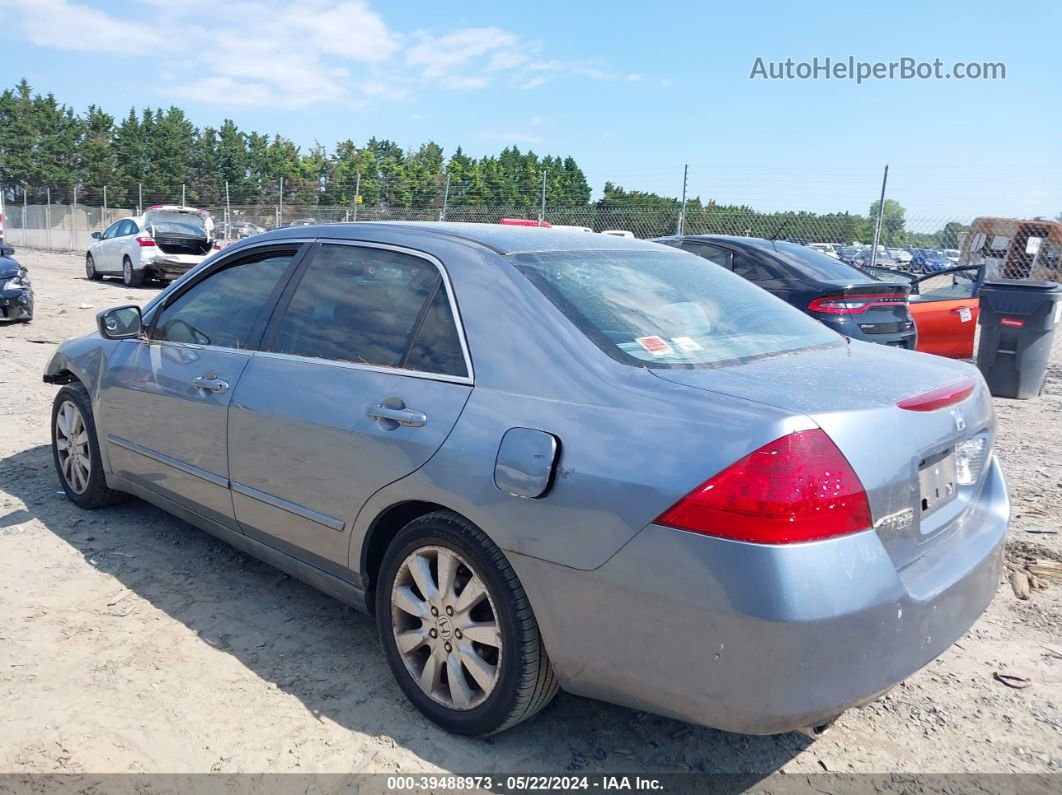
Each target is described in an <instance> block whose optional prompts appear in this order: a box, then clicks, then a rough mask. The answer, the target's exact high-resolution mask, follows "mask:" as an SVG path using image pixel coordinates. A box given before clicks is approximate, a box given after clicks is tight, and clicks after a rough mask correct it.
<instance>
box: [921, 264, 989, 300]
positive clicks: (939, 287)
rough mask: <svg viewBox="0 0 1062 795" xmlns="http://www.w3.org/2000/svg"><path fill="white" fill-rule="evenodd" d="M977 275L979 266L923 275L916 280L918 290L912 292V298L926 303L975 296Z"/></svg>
mask: <svg viewBox="0 0 1062 795" xmlns="http://www.w3.org/2000/svg"><path fill="white" fill-rule="evenodd" d="M977 276H978V268H962V269H959V270H951V271H945V272H943V273H933V274H930V275H929V276H923V277H921V278H920V279H917V280H916V281H915V284H916V285H917V288H918V292H917V293H912V295H911V298H910V300H911V301H913V302H915V303H920V304H924V303H928V302H932V301H955V300H960V299H965V298H973V296H974V294H975V293H976V292H977Z"/></svg>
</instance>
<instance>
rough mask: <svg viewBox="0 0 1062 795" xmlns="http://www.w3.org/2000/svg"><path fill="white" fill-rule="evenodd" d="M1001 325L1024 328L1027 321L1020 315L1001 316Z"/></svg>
mask: <svg viewBox="0 0 1062 795" xmlns="http://www.w3.org/2000/svg"><path fill="white" fill-rule="evenodd" d="M999 325H1001V326H1010V327H1011V328H1022V327H1023V326H1024V325H1025V321H1024V320H1022V319H1021V318H1020V317H1001V318H1000V319H999Z"/></svg>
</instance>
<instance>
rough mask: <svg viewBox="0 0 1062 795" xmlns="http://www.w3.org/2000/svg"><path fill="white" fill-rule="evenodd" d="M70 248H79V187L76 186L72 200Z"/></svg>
mask: <svg viewBox="0 0 1062 795" xmlns="http://www.w3.org/2000/svg"><path fill="white" fill-rule="evenodd" d="M70 248H71V249H76V248H77V185H74V195H73V197H72V198H71V199H70Z"/></svg>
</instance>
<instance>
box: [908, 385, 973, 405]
mask: <svg viewBox="0 0 1062 795" xmlns="http://www.w3.org/2000/svg"><path fill="white" fill-rule="evenodd" d="M973 391H974V382H973V381H971V380H970V379H969V378H964V379H963V380H962V381H960V382H959V383H957V384H951V385H950V386H942V387H939V388H937V389H930V390H929V391H928V392H922V393H921V394H918V395H913V396H911V397H909V398H905V399H904V400H901V401H900V402H899V403H897V404H896V405H897V406H899V407H900V408H901V409H907V410H908V411H936V410H937V409H942V408H944V407H945V406H951V405H953V404H955V403H961V402H962V401H964V400H966V398H968V397H970V394H971V393H972V392H973Z"/></svg>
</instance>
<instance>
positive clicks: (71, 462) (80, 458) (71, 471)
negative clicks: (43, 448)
mask: <svg viewBox="0 0 1062 795" xmlns="http://www.w3.org/2000/svg"><path fill="white" fill-rule="evenodd" d="M55 450H56V453H57V455H58V456H59V469H60V471H61V472H62V474H63V479H64V480H65V481H66V483H67V485H68V486H69V487H70V488H71V490H72V491H74V493H75V494H83V493H84V492H85V489H87V488H88V484H89V478H90V477H91V476H92V455H91V453H90V451H89V438H88V429H87V428H86V427H85V419H84V417H82V416H81V410H80V409H79V408H78V407H77V406H76V405H74V403H73V402H71V401H69V400H67V401H65V402H64V403H63V405H62V406H60V407H59V411H58V412H57V413H56V415H55Z"/></svg>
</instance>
